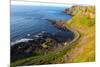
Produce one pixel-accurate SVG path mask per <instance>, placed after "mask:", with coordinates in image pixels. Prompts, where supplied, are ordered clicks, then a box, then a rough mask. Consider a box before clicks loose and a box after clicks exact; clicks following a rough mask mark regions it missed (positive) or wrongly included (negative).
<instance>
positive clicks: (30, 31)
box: [10, 5, 72, 42]
mask: <svg viewBox="0 0 100 67" xmlns="http://www.w3.org/2000/svg"><path fill="white" fill-rule="evenodd" d="M65 8H67V7H51V6H25V5H24V6H22V5H11V23H10V24H11V28H10V29H11V35H10V36H11V42H14V41H17V40H20V39H23V38H32V37H33V36H34V35H36V34H37V33H39V32H41V31H46V32H48V33H54V34H56V35H57V36H58V37H59V38H61V37H62V38H67V37H70V36H71V35H72V32H68V31H61V30H59V29H57V28H56V27H54V26H53V25H51V24H50V22H48V21H47V20H46V19H52V20H64V21H65V20H68V19H70V18H71V16H70V15H67V14H65V13H64V12H63V11H64V9H65Z"/></svg>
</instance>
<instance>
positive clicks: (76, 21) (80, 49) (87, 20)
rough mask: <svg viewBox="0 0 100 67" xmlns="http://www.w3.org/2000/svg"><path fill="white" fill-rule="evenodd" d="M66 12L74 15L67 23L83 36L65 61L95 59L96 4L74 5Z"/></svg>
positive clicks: (68, 53) (69, 51) (67, 54)
mask: <svg viewBox="0 0 100 67" xmlns="http://www.w3.org/2000/svg"><path fill="white" fill-rule="evenodd" d="M65 12H67V13H69V14H71V15H73V18H72V19H70V20H69V21H67V23H66V25H67V26H69V27H70V28H71V29H73V30H76V31H78V32H79V34H80V35H81V36H80V38H79V39H78V40H77V41H76V42H75V43H74V46H73V48H71V49H70V50H68V52H67V53H66V55H65V56H64V57H63V59H65V62H89V61H95V6H73V7H72V8H69V9H68V10H65ZM66 56H67V59H66Z"/></svg>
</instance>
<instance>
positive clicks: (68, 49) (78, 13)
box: [11, 6, 95, 67]
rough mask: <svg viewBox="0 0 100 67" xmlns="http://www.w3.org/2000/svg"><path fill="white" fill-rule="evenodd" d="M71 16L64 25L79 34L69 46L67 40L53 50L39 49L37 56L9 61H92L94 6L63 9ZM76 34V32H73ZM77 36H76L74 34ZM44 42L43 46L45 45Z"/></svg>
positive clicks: (33, 62)
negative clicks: (45, 52)
mask: <svg viewBox="0 0 100 67" xmlns="http://www.w3.org/2000/svg"><path fill="white" fill-rule="evenodd" d="M64 12H65V13H67V14H70V15H72V16H73V17H72V18H71V19H70V20H68V21H66V23H65V25H66V27H67V28H69V29H70V30H71V31H73V32H74V33H75V32H77V34H79V35H80V36H78V39H77V38H76V39H75V41H73V42H71V43H70V44H69V46H68V45H67V42H65V43H62V44H63V45H65V46H61V47H60V48H57V49H56V50H54V51H51V52H50V51H49V52H48V53H47V54H42V53H43V50H39V51H37V52H38V54H39V55H38V56H31V57H28V58H25V59H21V60H17V61H15V62H12V63H11V66H12V67H13V66H16V65H29V64H31V65H32V64H33V65H37V64H55V63H70V62H71V63H74V62H92V61H95V6H73V7H71V8H69V9H65V11H64ZM75 34H76V33H75ZM76 37H77V36H76ZM47 44H49V43H47V42H46V43H44V47H47Z"/></svg>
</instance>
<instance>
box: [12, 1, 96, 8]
mask: <svg viewBox="0 0 100 67" xmlns="http://www.w3.org/2000/svg"><path fill="white" fill-rule="evenodd" d="M78 4H79V5H95V0H12V1H11V5H40V6H44V5H48V6H60V7H61V6H67V7H71V6H72V5H78Z"/></svg>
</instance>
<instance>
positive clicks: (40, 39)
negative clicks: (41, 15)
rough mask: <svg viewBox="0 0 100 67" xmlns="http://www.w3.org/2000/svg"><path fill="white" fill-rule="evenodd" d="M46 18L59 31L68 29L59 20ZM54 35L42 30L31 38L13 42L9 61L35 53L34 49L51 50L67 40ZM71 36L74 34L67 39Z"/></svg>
mask: <svg viewBox="0 0 100 67" xmlns="http://www.w3.org/2000/svg"><path fill="white" fill-rule="evenodd" d="M47 20H48V21H49V22H50V23H51V24H52V25H53V26H55V27H56V28H58V29H59V30H61V31H70V30H68V29H67V28H66V26H65V24H64V22H63V21H61V20H59V21H58V20H50V19H47ZM55 35H56V34H50V33H48V32H46V31H42V32H40V33H38V34H37V35H35V36H34V37H33V39H26V40H25V41H22V40H20V41H19V42H16V43H13V45H12V46H11V62H12V61H15V60H17V59H20V58H24V57H27V56H31V55H35V54H36V53H35V50H37V49H39V50H40V49H44V50H52V49H55V48H57V47H59V46H63V45H62V43H64V42H65V41H67V39H66V40H62V39H58V38H57V37H56V36H55ZM73 38H74V35H73V37H71V38H70V39H68V41H71V40H72V39H73ZM44 52H45V51H44Z"/></svg>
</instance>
